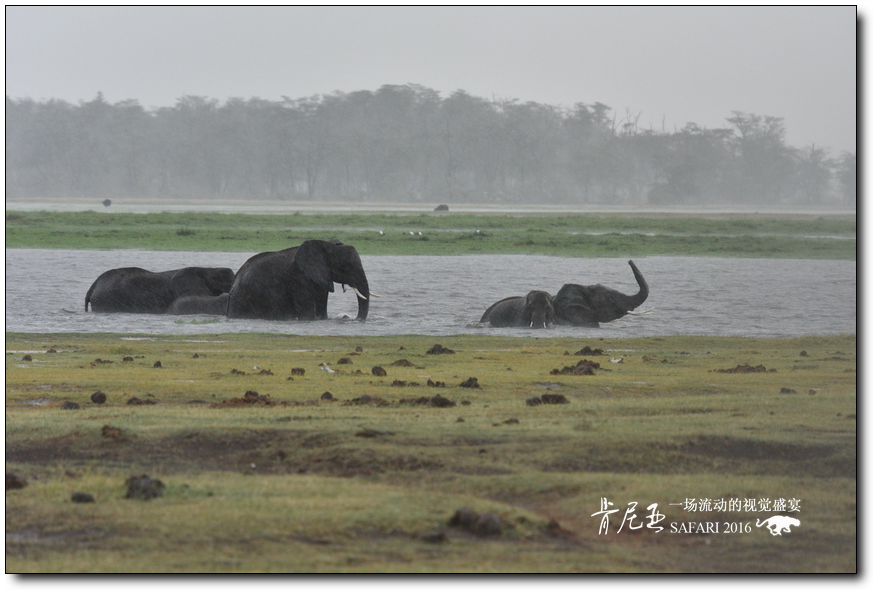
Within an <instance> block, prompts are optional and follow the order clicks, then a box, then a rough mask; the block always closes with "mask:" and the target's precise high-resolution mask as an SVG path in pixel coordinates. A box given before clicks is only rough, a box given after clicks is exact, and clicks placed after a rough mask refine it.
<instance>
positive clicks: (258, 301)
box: [227, 240, 370, 320]
mask: <svg viewBox="0 0 873 590" xmlns="http://www.w3.org/2000/svg"><path fill="white" fill-rule="evenodd" d="M334 283H340V284H342V285H343V290H345V285H348V286H350V287H351V288H352V289H354V291H355V294H356V295H357V296H358V316H357V318H356V319H358V320H364V319H366V318H367V313H368V311H369V305H370V300H369V299H370V286H369V284H368V283H367V275H366V274H365V273H364V267H363V265H362V264H361V257H360V256H359V255H358V251H357V250H355V249H354V247H352V246H347V245H345V244H342V243H341V242H338V241H336V240H333V241H330V242H326V241H323V240H306V241H305V242H303V243H302V244H300V246H297V247H294V248H287V249H285V250H280V251H278V252H262V253H260V254H256V255H255V256H252V257H251V258H249V259H248V260H247V261H246V262H245V264H243V265H242V267H241V268H240V269H239V271H238V272H237V273H236V279H235V280H234V283H233V287H232V288H231V290H230V301H229V304H228V308H227V316H228V317H231V318H251V319H263V320H295V319H296V320H322V319H327V296H328V294H329V293H333V284H334Z"/></svg>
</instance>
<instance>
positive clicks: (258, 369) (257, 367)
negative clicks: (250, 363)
mask: <svg viewBox="0 0 873 590" xmlns="http://www.w3.org/2000/svg"><path fill="white" fill-rule="evenodd" d="M260 370H261V367H259V366H258V365H255V366H254V367H252V371H260Z"/></svg>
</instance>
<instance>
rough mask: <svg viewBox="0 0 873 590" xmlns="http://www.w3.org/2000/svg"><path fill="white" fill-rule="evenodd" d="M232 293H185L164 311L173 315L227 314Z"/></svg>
mask: <svg viewBox="0 0 873 590" xmlns="http://www.w3.org/2000/svg"><path fill="white" fill-rule="evenodd" d="M229 300H230V293H222V294H221V295H215V296H213V295H183V296H182V297H179V298H178V299H176V300H175V301H174V302H173V303H171V304H170V307H168V308H167V311H165V312H164V313H167V314H171V315H196V314H209V315H227V302H228V301H229Z"/></svg>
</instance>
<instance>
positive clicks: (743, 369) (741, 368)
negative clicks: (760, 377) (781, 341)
mask: <svg viewBox="0 0 873 590" xmlns="http://www.w3.org/2000/svg"><path fill="white" fill-rule="evenodd" d="M715 372H716V373H767V372H768V371H767V367H765V366H764V365H758V366H757V367H753V366H752V365H748V364H746V365H737V366H736V367H734V368H733V369H715ZM769 372H770V373H775V372H776V369H770V371H769Z"/></svg>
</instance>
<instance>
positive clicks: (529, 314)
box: [479, 291, 555, 328]
mask: <svg viewBox="0 0 873 590" xmlns="http://www.w3.org/2000/svg"><path fill="white" fill-rule="evenodd" d="M554 319H555V308H554V307H553V306H552V296H551V295H549V294H548V293H546V292H545V291H531V292H530V293H528V294H527V295H525V296H524V297H507V298H506V299H501V300H500V301H498V302H497V303H495V304H494V305H492V306H491V307H489V308H488V309H487V310H486V311H485V313H484V314H483V315H482V319H481V320H479V322H481V323H485V322H491V325H492V326H494V327H496V328H510V327H520V328H546V327H548V326H550V325H551V324H552V322H553V321H554Z"/></svg>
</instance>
